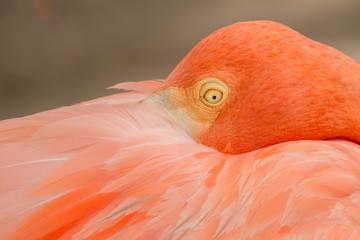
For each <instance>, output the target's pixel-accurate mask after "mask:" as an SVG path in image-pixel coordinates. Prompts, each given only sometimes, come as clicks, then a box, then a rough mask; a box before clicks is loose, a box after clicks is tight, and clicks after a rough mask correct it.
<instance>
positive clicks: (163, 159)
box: [0, 82, 360, 240]
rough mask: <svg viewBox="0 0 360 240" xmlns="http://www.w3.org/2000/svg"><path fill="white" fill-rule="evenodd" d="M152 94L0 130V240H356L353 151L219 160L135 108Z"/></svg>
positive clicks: (300, 148)
mask: <svg viewBox="0 0 360 240" xmlns="http://www.w3.org/2000/svg"><path fill="white" fill-rule="evenodd" d="M159 86H160V83H156V82H145V83H136V84H120V85H119V86H117V87H119V88H122V87H124V88H127V89H129V88H134V89H135V90H137V91H135V92H130V93H123V94H118V95H114V96H110V97H106V98H102V99H98V100H93V101H91V102H87V103H83V104H79V105H75V106H71V107H64V108H60V109H55V110H51V111H47V112H43V113H39V114H36V115H32V116H28V117H25V118H20V119H12V120H7V121H3V122H1V124H0V142H1V145H0V178H1V180H0V192H1V194H0V205H1V208H0V236H1V238H2V239H29V240H30V239H77V240H80V239H339V238H341V239H359V238H360V227H359V226H360V190H359V187H360V147H359V146H358V145H357V144H355V143H352V142H349V141H345V140H332V141H293V142H287V143H282V144H278V145H274V146H270V147H267V148H263V149H260V150H257V151H253V152H250V153H245V154H240V155H231V154H224V153H220V152H218V151H216V150H214V149H212V148H210V147H207V146H204V145H201V144H199V143H196V142H195V141H194V140H192V139H191V138H190V137H189V136H188V134H187V133H186V131H185V130H184V129H183V127H182V126H181V125H180V124H179V123H178V122H177V120H176V119H175V118H174V117H172V116H171V115H170V114H169V113H168V112H166V111H164V110H161V109H157V108H155V107H153V106H148V105H144V104H141V103H139V102H140V101H141V100H142V99H144V98H145V97H146V96H147V95H149V94H150V93H151V92H152V91H154V90H155V89H156V88H158V87H159Z"/></svg>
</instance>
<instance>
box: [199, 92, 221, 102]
mask: <svg viewBox="0 0 360 240" xmlns="http://www.w3.org/2000/svg"><path fill="white" fill-rule="evenodd" d="M203 97H204V99H205V101H207V102H208V103H210V104H217V103H219V102H220V101H221V99H222V98H223V93H222V92H221V91H219V90H217V89H209V90H207V91H206V92H205V94H204V96H203Z"/></svg>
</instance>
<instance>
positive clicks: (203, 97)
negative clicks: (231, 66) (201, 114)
mask: <svg viewBox="0 0 360 240" xmlns="http://www.w3.org/2000/svg"><path fill="white" fill-rule="evenodd" d="M198 86H199V90H198V91H199V95H200V96H199V97H200V101H201V102H202V103H203V104H205V105H206V106H208V107H211V108H214V107H215V108H217V109H220V108H221V107H222V106H223V105H224V104H225V102H226V100H227V99H228V97H229V92H230V88H229V87H228V85H227V84H226V83H224V82H223V81H222V80H220V79H218V78H206V79H204V80H202V81H200V82H199V83H198Z"/></svg>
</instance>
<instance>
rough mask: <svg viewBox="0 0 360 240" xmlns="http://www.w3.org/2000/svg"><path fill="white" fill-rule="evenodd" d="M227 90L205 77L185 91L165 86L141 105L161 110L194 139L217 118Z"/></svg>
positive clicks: (224, 86) (225, 100)
mask: <svg viewBox="0 0 360 240" xmlns="http://www.w3.org/2000/svg"><path fill="white" fill-rule="evenodd" d="M229 95H230V87H229V86H228V85H227V84H226V83H225V82H223V81H222V80H220V79H218V78H205V79H203V80H201V81H199V82H197V83H196V84H195V85H193V86H191V87H188V88H179V87H169V88H166V89H164V90H159V91H158V92H155V93H153V94H152V95H150V96H149V97H148V98H147V99H146V100H145V101H144V103H146V104H151V105H157V106H162V107H165V108H166V109H167V110H168V111H169V112H170V113H171V114H173V115H174V116H175V117H176V118H177V119H178V120H179V121H181V122H182V123H183V125H184V127H185V128H186V129H187V131H188V132H189V134H190V135H191V136H192V137H193V138H194V139H195V140H197V139H198V138H199V137H200V136H201V134H202V133H203V132H204V131H206V130H207V129H208V128H209V127H210V126H211V124H212V123H213V122H214V121H215V119H216V118H217V116H218V115H219V113H220V111H221V109H222V108H223V106H224V105H225V104H226V102H227V100H228V98H229Z"/></svg>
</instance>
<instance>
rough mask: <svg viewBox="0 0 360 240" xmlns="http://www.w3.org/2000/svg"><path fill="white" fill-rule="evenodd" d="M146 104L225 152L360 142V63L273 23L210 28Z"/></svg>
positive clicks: (196, 137) (195, 136)
mask: <svg viewBox="0 0 360 240" xmlns="http://www.w3.org/2000/svg"><path fill="white" fill-rule="evenodd" d="M145 102H146V103H150V104H153V105H159V106H161V107H164V108H166V109H167V110H168V111H169V112H171V113H172V114H173V115H174V116H175V117H176V118H177V119H179V121H180V122H181V123H182V124H183V125H184V127H185V128H186V129H187V131H188V133H189V134H190V135H191V136H192V137H193V138H194V139H195V140H196V141H197V142H199V143H202V144H205V145H208V146H210V147H213V148H216V149H217V150H219V151H221V152H227V153H233V154H238V153H244V152H249V151H253V150H256V149H259V148H262V147H266V146H269V145H273V144H277V143H281V142H286V141H292V140H302V139H306V140H315V139H332V138H345V139H350V140H353V141H356V142H360V65H359V63H357V62H356V61H355V60H353V59H351V58H349V57H347V56H346V55H344V54H343V53H341V52H339V51H337V50H335V49H333V48H331V47H329V46H326V45H324V44H321V43H319V42H315V41H313V40H311V39H308V38H306V37H304V36H303V35H301V34H299V33H298V32H296V31H294V30H292V29H290V28H288V27H286V26H284V25H282V24H279V23H275V22H271V21H253V22H242V23H236V24H233V25H230V26H227V27H224V28H222V29H219V30H217V31H216V32H214V33H212V34H211V35H209V36H208V37H206V38H205V39H203V40H202V41H200V42H199V43H198V44H197V45H196V46H195V47H194V48H193V49H192V50H191V51H190V52H189V54H188V55H187V56H185V58H184V59H183V60H182V61H181V62H180V63H179V64H178V65H177V66H176V67H175V69H174V70H173V71H172V72H171V73H170V75H169V76H168V77H167V79H166V80H165V82H164V84H163V85H162V86H161V87H160V89H158V90H157V91H156V92H155V93H153V94H152V95H150V96H149V97H148V98H147V99H146V100H145Z"/></svg>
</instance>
